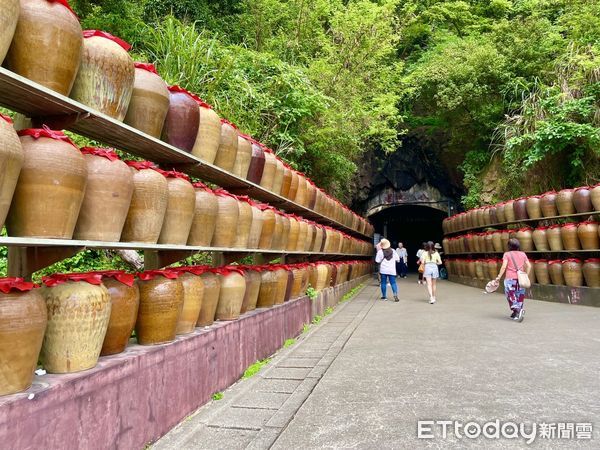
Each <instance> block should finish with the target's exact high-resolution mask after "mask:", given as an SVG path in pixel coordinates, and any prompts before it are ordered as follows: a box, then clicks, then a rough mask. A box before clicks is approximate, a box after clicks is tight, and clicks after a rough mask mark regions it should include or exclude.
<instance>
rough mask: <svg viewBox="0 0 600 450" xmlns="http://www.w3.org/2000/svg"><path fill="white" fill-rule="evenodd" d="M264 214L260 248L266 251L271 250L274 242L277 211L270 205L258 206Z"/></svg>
mask: <svg viewBox="0 0 600 450" xmlns="http://www.w3.org/2000/svg"><path fill="white" fill-rule="evenodd" d="M258 207H259V208H260V209H261V210H262V213H263V226H262V230H261V234H260V241H259V243H258V248H262V249H265V250H268V249H271V244H272V242H273V232H274V231H275V224H276V219H275V210H274V209H273V208H272V207H270V206H268V205H263V204H261V205H259V206H258Z"/></svg>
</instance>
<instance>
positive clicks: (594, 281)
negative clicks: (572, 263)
mask: <svg viewBox="0 0 600 450" xmlns="http://www.w3.org/2000/svg"><path fill="white" fill-rule="evenodd" d="M582 271H583V276H584V277H585V284H586V285H587V286H588V287H591V288H600V258H590V259H586V260H585V263H584V264H583V267H582Z"/></svg>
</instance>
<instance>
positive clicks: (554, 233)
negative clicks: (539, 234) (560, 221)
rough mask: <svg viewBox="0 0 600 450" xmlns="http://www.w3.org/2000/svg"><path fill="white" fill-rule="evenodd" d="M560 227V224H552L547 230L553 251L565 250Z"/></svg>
mask: <svg viewBox="0 0 600 450" xmlns="http://www.w3.org/2000/svg"><path fill="white" fill-rule="evenodd" d="M560 228H561V226H560V225H551V226H549V227H548V229H547V230H546V238H547V239H548V245H549V246H550V250H551V251H553V252H561V251H563V250H564V247H563V241H562V236H561V231H560Z"/></svg>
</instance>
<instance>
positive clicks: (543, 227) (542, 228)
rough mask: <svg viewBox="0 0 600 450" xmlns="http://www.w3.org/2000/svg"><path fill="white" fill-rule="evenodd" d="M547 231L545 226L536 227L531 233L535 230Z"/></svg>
mask: <svg viewBox="0 0 600 450" xmlns="http://www.w3.org/2000/svg"><path fill="white" fill-rule="evenodd" d="M547 229H548V227H547V226H541V227H536V228H535V230H533V231H536V230H540V231H543V230H547Z"/></svg>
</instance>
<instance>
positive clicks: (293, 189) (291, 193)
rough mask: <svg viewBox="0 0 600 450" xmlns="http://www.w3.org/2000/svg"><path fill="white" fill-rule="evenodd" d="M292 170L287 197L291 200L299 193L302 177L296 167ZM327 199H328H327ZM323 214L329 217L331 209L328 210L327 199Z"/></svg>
mask: <svg viewBox="0 0 600 450" xmlns="http://www.w3.org/2000/svg"><path fill="white" fill-rule="evenodd" d="M291 172H292V181H291V182H290V190H289V192H288V195H287V198H288V199H289V200H292V201H293V200H294V199H295V198H296V194H297V193H298V182H299V180H300V177H299V175H298V172H296V171H295V170H294V169H291ZM325 200H327V199H325ZM322 214H323V215H324V216H325V217H329V215H330V214H329V211H328V205H327V201H325V207H324V208H323V211H322Z"/></svg>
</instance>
